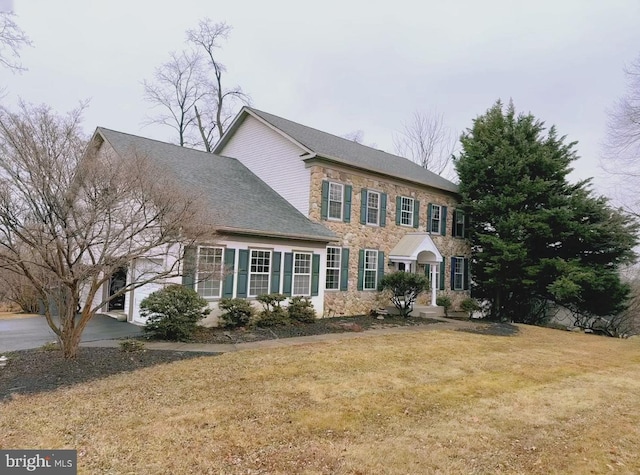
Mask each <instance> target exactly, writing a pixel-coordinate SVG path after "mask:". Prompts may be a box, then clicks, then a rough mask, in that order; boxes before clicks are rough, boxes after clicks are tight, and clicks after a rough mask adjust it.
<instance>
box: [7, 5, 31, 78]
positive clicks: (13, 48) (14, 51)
mask: <svg viewBox="0 0 640 475" xmlns="http://www.w3.org/2000/svg"><path fill="white" fill-rule="evenodd" d="M14 18H15V14H14V13H12V12H0V65H3V66H4V67H6V68H8V69H10V70H11V71H14V72H19V71H25V70H26V68H25V67H24V66H22V63H20V49H21V48H22V47H24V46H31V40H30V39H29V37H28V36H27V35H26V33H25V32H24V31H22V29H20V27H19V26H18V25H17V23H16V22H15V20H14Z"/></svg>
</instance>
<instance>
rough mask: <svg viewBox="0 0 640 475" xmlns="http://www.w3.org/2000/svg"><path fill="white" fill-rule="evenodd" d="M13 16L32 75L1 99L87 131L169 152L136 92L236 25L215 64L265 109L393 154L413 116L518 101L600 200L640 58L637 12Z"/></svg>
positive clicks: (496, 9) (510, 4) (313, 10)
mask: <svg viewBox="0 0 640 475" xmlns="http://www.w3.org/2000/svg"><path fill="white" fill-rule="evenodd" d="M1 1H3V2H6V3H10V2H9V0H1ZM13 9H14V11H15V13H16V14H17V15H18V17H17V22H18V24H19V25H20V26H21V28H22V29H23V30H24V31H25V32H26V33H27V34H28V35H29V36H30V37H31V39H32V40H33V43H34V47H33V48H29V49H26V50H24V51H23V53H22V61H23V63H24V65H25V66H26V67H27V68H28V71H26V72H25V73H23V74H20V75H12V74H11V73H9V72H8V71H7V70H0V85H4V86H5V88H6V96H5V98H4V99H3V102H4V103H5V104H10V105H11V104H15V102H16V100H17V97H22V98H23V99H25V100H26V101H28V102H33V103H46V104H49V105H51V106H52V107H53V108H54V109H56V110H58V111H61V112H62V111H67V110H70V109H72V108H74V107H75V106H76V105H77V104H78V103H79V101H80V100H83V99H90V108H89V109H88V111H87V112H86V114H85V122H84V123H85V128H86V131H87V132H88V133H90V132H92V131H93V129H94V128H95V127H96V126H99V125H100V126H104V127H109V128H112V129H116V130H120V131H123V132H128V133H133V134H138V135H142V136H147V137H152V138H156V139H160V140H166V141H175V137H174V133H172V131H171V130H170V129H168V128H166V129H165V128H161V127H157V126H146V127H145V126H144V125H143V122H144V119H145V117H146V116H148V115H149V114H153V110H152V109H150V106H149V104H148V103H145V102H144V101H143V88H142V85H141V82H142V80H143V79H145V78H146V79H150V78H151V77H152V75H153V71H154V68H155V67H157V66H158V65H160V64H161V63H163V62H165V61H166V60H167V59H168V54H169V52H170V51H179V50H182V49H183V48H185V46H186V45H185V43H184V39H185V30H187V29H189V28H195V27H196V25H197V23H198V20H200V19H202V18H205V17H209V18H211V19H212V20H213V21H215V22H218V21H226V22H227V23H229V24H230V25H232V26H233V31H232V33H231V36H230V38H229V40H228V41H227V43H226V44H225V45H224V49H223V50H222V51H221V52H220V55H219V59H220V60H221V61H222V62H223V63H224V64H226V66H227V69H228V73H227V77H226V78H225V81H226V84H227V85H230V86H231V85H235V84H238V85H240V86H242V88H243V89H244V91H245V92H247V93H249V94H250V95H251V98H252V101H253V106H255V107H257V108H259V109H262V110H265V111H267V112H271V113H273V114H276V115H280V116H283V117H286V118H288V119H291V120H294V121H296V122H300V123H302V124H305V125H309V126H312V127H316V128H318V129H321V130H324V131H327V132H330V133H334V134H336V135H343V134H346V133H349V132H352V131H355V130H362V131H364V142H365V143H366V144H370V143H375V144H376V145H377V147H378V148H381V149H384V150H386V151H390V152H393V141H392V135H393V133H394V132H397V131H399V130H400V129H401V128H402V124H403V123H404V122H407V121H408V120H409V119H410V117H411V115H412V113H413V112H414V111H423V112H430V111H434V110H437V111H438V112H440V113H442V114H444V116H445V119H446V121H447V123H448V125H449V126H450V127H452V128H454V129H456V130H458V131H462V130H464V129H465V128H467V127H470V126H471V122H472V120H473V119H474V118H475V117H477V116H478V115H480V114H482V113H484V112H485V111H486V109H487V108H489V107H490V106H491V105H492V104H493V103H494V102H495V101H496V100H497V99H503V100H504V101H508V100H509V99H513V101H514V103H515V106H516V108H517V109H518V110H519V111H524V112H529V111H530V112H532V113H533V114H534V115H535V116H536V117H538V118H539V119H542V120H544V121H545V122H546V123H547V124H555V125H556V126H557V127H558V131H559V132H560V134H566V135H568V138H569V139H570V140H577V141H579V145H578V151H579V153H580V155H581V157H582V158H581V159H580V160H579V161H578V162H576V163H575V168H576V172H575V173H574V174H573V175H572V177H573V178H574V179H577V178H586V177H590V176H594V177H595V182H596V185H600V186H599V188H600V189H602V185H601V184H602V183H604V181H603V178H602V172H601V171H600V170H599V169H598V167H597V164H598V160H599V154H600V151H599V148H600V143H601V141H602V140H603V137H604V133H605V125H606V109H607V108H608V107H610V106H611V105H612V104H613V102H614V101H615V100H616V98H618V97H619V96H620V95H622V94H623V92H624V76H623V73H622V69H623V67H624V65H625V64H629V63H630V62H631V61H632V60H633V59H634V58H635V57H636V56H637V55H638V54H640V1H638V0H553V1H548V0H538V1H536V2H524V1H516V0H513V1H512V0H503V1H500V0H481V1H476V0H458V1H456V0H449V1H444V0H442V1H434V0H424V1H417V0H414V1H409V0H394V1H388V0H384V1H377V0H368V1H360V0H357V1H350V0H340V1H336V0H324V1H322V2H305V1H300V0H298V1H289V0H271V1H268V2H267V1H257V0H256V1H240V0H235V1H234V0H226V1H212V0H175V1H169V0H153V1H151V0H108V1H107V0H102V1H98V0H62V1H53V0H13ZM602 191H603V192H604V191H606V190H604V189H602Z"/></svg>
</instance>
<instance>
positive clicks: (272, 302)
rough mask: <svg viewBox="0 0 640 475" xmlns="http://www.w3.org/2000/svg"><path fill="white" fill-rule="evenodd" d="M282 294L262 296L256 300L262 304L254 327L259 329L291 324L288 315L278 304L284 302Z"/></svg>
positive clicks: (284, 298)
mask: <svg viewBox="0 0 640 475" xmlns="http://www.w3.org/2000/svg"><path fill="white" fill-rule="evenodd" d="M286 298H287V297H285V296H284V295H282V294H262V295H258V297H256V300H257V301H258V302H260V303H261V304H262V311H260V313H259V314H258V320H257V321H256V325H257V326H259V327H274V326H277V325H288V324H290V323H291V320H289V315H288V313H287V312H286V311H285V309H284V308H282V307H281V306H280V304H281V303H282V302H283V301H284V300H286Z"/></svg>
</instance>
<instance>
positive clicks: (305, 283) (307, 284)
mask: <svg viewBox="0 0 640 475" xmlns="http://www.w3.org/2000/svg"><path fill="white" fill-rule="evenodd" d="M293 295H304V296H306V295H311V254H310V253H307V252H296V253H294V254H293Z"/></svg>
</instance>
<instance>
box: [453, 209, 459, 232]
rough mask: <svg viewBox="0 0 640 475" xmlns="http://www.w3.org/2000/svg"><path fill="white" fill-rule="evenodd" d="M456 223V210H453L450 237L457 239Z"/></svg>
mask: <svg viewBox="0 0 640 475" xmlns="http://www.w3.org/2000/svg"><path fill="white" fill-rule="evenodd" d="M457 223H458V210H457V209H454V210H453V216H452V219H451V235H452V236H453V237H457V236H458V233H457V232H456V226H457Z"/></svg>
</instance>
